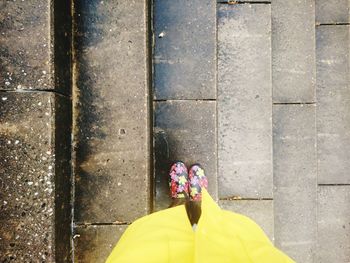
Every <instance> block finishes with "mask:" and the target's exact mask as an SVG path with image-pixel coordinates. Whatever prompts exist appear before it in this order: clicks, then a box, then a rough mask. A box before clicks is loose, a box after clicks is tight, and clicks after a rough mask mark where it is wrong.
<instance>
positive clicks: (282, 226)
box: [273, 104, 317, 263]
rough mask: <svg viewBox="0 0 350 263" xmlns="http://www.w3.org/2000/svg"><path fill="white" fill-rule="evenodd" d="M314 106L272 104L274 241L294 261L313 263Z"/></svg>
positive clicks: (314, 199) (314, 239)
mask: <svg viewBox="0 0 350 263" xmlns="http://www.w3.org/2000/svg"><path fill="white" fill-rule="evenodd" d="M315 108H316V107H315V105H303V104H301V105H298V104H292V105H274V106H273V110H274V112H273V130H274V136H273V154H274V213H275V244H276V246H277V247H279V248H280V249H282V250H283V251H285V252H286V253H287V254H288V255H289V256H291V257H292V258H293V259H294V260H295V261H296V262H310V263H311V262H315V261H314V253H315V246H316V231H317V221H316V207H317V203H316V202H317V192H316V189H317V172H316V166H317V160H316V131H315V129H316V127H315Z"/></svg>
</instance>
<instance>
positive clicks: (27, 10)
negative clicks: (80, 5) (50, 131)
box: [0, 0, 71, 94]
mask: <svg viewBox="0 0 350 263" xmlns="http://www.w3.org/2000/svg"><path fill="white" fill-rule="evenodd" d="M52 2H54V3H52ZM0 9H1V14H0V28H1V36H0V39H1V46H0V68H1V72H0V90H16V89H24V90H29V89H35V90H38V89H40V90H49V89H55V90H59V91H61V92H64V93H67V94H68V93H69V85H70V71H69V70H67V68H68V69H69V68H70V66H69V65H70V55H69V54H70V50H69V49H70V28H71V27H70V22H69V21H70V19H69V18H70V1H49V0H36V1H33V0H31V1H1V3H0ZM56 10H57V11H56ZM56 14H59V15H57V16H56ZM51 18H52V21H51ZM56 29H57V30H56ZM54 41H55V43H54ZM54 63H55V64H54ZM56 64H57V65H56Z"/></svg>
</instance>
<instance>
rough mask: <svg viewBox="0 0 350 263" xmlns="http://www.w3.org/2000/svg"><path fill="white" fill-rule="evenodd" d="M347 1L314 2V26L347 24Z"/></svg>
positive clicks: (317, 0) (349, 11)
mask: <svg viewBox="0 0 350 263" xmlns="http://www.w3.org/2000/svg"><path fill="white" fill-rule="evenodd" d="M349 8H350V2H349V0H337V1H329V0H328V1H327V0H316V24H334V23H349V15H350V9H349Z"/></svg>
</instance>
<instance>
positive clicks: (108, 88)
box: [73, 0, 151, 223]
mask: <svg viewBox="0 0 350 263" xmlns="http://www.w3.org/2000/svg"><path fill="white" fill-rule="evenodd" d="M75 12H76V17H75V18H76V32H75V34H76V36H75V37H76V41H75V44H74V45H75V49H76V62H77V64H76V68H75V72H74V73H75V76H76V78H75V86H74V98H73V101H74V105H75V109H74V120H75V126H74V127H75V130H74V138H75V140H74V144H75V155H76V169H75V186H76V190H75V193H76V194H75V206H76V207H75V221H76V222H77V223H79V222H86V223H89V222H92V223H96V222H102V223H111V222H115V221H122V222H131V221H133V220H134V219H136V218H138V217H141V216H143V215H145V214H148V213H149V212H150V206H151V193H150V188H151V187H150V178H151V175H150V171H149V170H150V143H149V141H150V138H149V132H150V131H149V107H150V105H149V101H148V100H149V99H148V98H149V86H148V77H147V72H148V69H147V65H148V62H147V58H148V56H147V41H146V39H147V32H146V31H147V25H146V21H147V19H146V16H147V10H146V1H136V0H135V1H113V2H109V1H99V2H96V1H83V0H81V1H80V0H79V1H76V2H75Z"/></svg>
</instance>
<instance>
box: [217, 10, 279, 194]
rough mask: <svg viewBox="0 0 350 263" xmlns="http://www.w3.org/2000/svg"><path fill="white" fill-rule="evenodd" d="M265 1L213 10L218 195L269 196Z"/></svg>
mask: <svg viewBox="0 0 350 263" xmlns="http://www.w3.org/2000/svg"><path fill="white" fill-rule="evenodd" d="M270 18H271V10H270V5H260V4H259V5H248V4H240V5H221V6H220V7H219V11H218V143H219V148H218V151H219V152H218V167H219V168H218V174H219V176H218V178H219V197H220V198H221V197H228V196H243V197H250V198H258V197H265V198H271V197H272V187H273V182H272V177H273V176H272V120H271V118H272V109H271V104H272V98H271V97H272V90H271V36H270V34H271V23H270Z"/></svg>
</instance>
